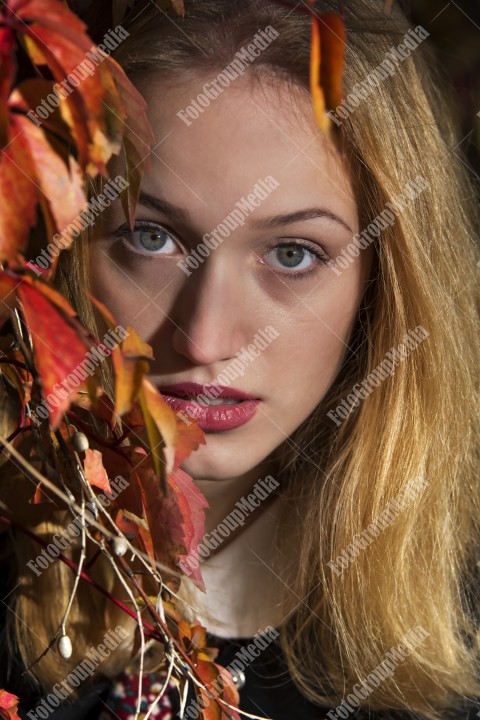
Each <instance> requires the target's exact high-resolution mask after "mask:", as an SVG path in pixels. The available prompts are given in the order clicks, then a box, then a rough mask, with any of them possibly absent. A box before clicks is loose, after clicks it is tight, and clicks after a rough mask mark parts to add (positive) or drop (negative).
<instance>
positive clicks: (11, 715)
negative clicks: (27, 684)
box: [0, 689, 20, 720]
mask: <svg viewBox="0 0 480 720" xmlns="http://www.w3.org/2000/svg"><path fill="white" fill-rule="evenodd" d="M18 703H19V698H18V697H17V696H16V695H12V694H11V693H8V692H7V691H6V690H3V689H2V690H0V713H1V717H3V718H6V720H20V716H19V715H18V714H17V710H18Z"/></svg>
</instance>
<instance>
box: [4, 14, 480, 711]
mask: <svg viewBox="0 0 480 720" xmlns="http://www.w3.org/2000/svg"><path fill="white" fill-rule="evenodd" d="M147 5H148V3H147ZM284 5H285V4H284V3H283V4H282V3H276V2H274V1H273V0H187V1H186V3H185V7H186V14H185V17H184V18H179V17H175V24H173V23H172V22H171V21H170V20H169V19H168V17H167V15H164V14H163V13H160V12H159V11H158V10H157V9H156V8H151V9H148V8H147V9H145V10H143V12H138V10H136V12H135V13H134V14H135V15H137V19H136V20H134V21H133V22H132V23H131V24H128V22H127V23H124V24H125V27H127V28H128V30H129V32H130V37H129V38H128V39H127V40H126V41H124V43H123V44H122V45H121V46H120V48H119V51H118V52H117V58H118V60H119V61H120V62H121V64H122V65H123V66H124V67H125V68H126V70H127V73H129V74H130V75H131V76H132V78H135V77H136V76H138V75H140V74H142V73H146V72H153V73H157V74H163V75H164V76H165V77H166V78H170V79H175V78H176V77H178V76H180V75H185V74H188V73H190V74H198V73H205V72H210V71H212V70H217V69H221V68H223V67H225V66H226V65H228V63H229V62H230V61H231V60H232V58H233V57H234V55H235V53H236V52H237V51H238V50H239V49H240V48H241V47H242V46H243V45H244V44H245V43H246V42H247V41H248V40H250V39H251V38H252V37H253V36H254V35H255V33H256V32H257V31H258V29H259V28H265V27H266V26H268V25H272V26H273V27H274V28H275V29H276V30H277V31H278V32H279V36H278V38H277V39H276V40H275V42H273V43H272V44H271V45H270V46H269V47H268V48H267V49H266V50H265V51H263V52H262V54H261V55H260V57H259V58H258V59H257V60H256V61H255V63H254V68H255V72H256V74H257V75H258V77H259V78H260V79H261V77H262V73H264V72H266V71H268V72H271V71H272V70H273V71H274V72H275V73H276V74H278V75H280V76H281V77H284V78H285V79H286V80H291V81H294V82H295V83H296V84H298V85H300V86H301V87H304V88H305V89H308V66H309V65H308V63H309V42H310V33H309V22H310V20H309V15H308V14H304V13H300V12H295V11H293V10H291V11H289V9H288V8H286V7H284ZM324 8H325V9H337V5H336V3H333V2H325V3H322V7H321V9H322V10H323V9H324ZM345 12H346V25H347V33H348V35H347V53H346V73H345V96H348V94H349V93H350V92H351V91H352V89H353V88H354V87H355V85H356V84H357V83H362V82H363V81H364V80H365V78H366V77H367V76H368V75H369V73H371V71H372V70H373V69H374V68H375V67H376V66H378V65H379V64H380V63H381V62H382V61H383V60H384V59H385V56H386V53H387V52H388V51H389V50H390V48H391V47H392V46H396V45H398V43H400V42H401V41H402V39H403V36H404V35H405V33H406V32H407V30H408V28H409V25H408V23H407V21H406V20H405V18H404V17H403V16H402V14H401V13H400V11H399V10H398V9H395V10H394V12H393V13H392V15H391V16H387V15H385V14H384V12H383V1H380V0H378V1H375V2H373V1H371V0H369V1H368V2H367V1H366V0H351V2H349V3H348V4H347V7H346V10H345ZM177 26H178V27H179V28H180V30H178V29H177ZM439 87H440V83H439V81H438V78H437V77H436V76H435V75H434V71H433V70H432V58H431V57H430V54H429V52H428V49H426V48H425V47H423V46H420V47H418V48H417V49H416V50H415V51H414V52H412V54H411V57H408V58H406V59H405V60H404V61H403V62H402V63H401V64H399V65H398V67H397V68H396V71H395V73H394V74H393V75H392V76H389V77H387V78H386V79H385V80H384V81H383V82H381V83H380V84H379V85H378V87H376V88H375V90H374V92H372V93H370V94H369V96H368V99H366V100H365V101H364V102H360V103H359V105H358V107H356V108H355V109H354V111H353V112H352V113H351V114H350V115H348V117H346V118H345V119H344V121H343V122H342V126H341V129H340V133H341V138H342V143H343V147H344V151H345V153H346V154H347V156H348V159H349V163H350V166H351V168H352V174H353V177H354V182H355V184H356V192H357V196H358V205H359V207H360V210H361V215H362V217H361V222H362V227H366V226H367V225H368V224H369V223H371V222H372V220H373V219H374V218H376V217H377V216H378V215H379V214H380V213H381V212H382V211H383V210H384V209H385V207H387V205H386V204H387V203H388V202H391V201H392V200H393V199H395V198H397V197H398V196H399V195H401V194H402V193H403V192H404V189H405V186H406V184H407V182H408V181H410V180H412V179H413V178H415V177H416V176H421V177H422V178H423V179H424V181H425V182H426V189H425V190H424V191H423V192H422V193H421V194H420V195H419V196H418V197H417V198H416V199H415V200H414V201H412V202H411V203H410V204H408V205H407V206H406V207H405V208H404V209H403V211H402V212H401V213H399V214H398V215H397V217H396V218H395V222H394V223H393V224H392V225H389V226H387V227H386V228H385V229H384V231H383V232H382V234H381V236H380V238H378V240H377V241H376V242H375V249H376V262H375V272H374V277H373V278H372V282H371V284H370V286H369V288H368V291H367V292H366V294H365V296H364V298H363V301H362V305H361V307H360V310H359V318H358V323H357V328H356V331H355V333H354V336H353V337H352V340H351V347H350V351H349V353H348V354H347V356H346V358H345V361H344V364H343V367H342V369H341V371H340V373H339V376H338V378H337V379H336V381H335V383H334V384H333V386H332V387H331V389H330V390H329V392H328V393H327V396H326V397H325V398H324V400H323V401H322V402H321V403H320V405H319V407H318V408H317V409H316V410H315V412H314V413H313V414H312V415H311V416H310V417H309V418H308V419H307V420H306V421H305V422H304V423H303V424H302V425H301V427H300V428H298V429H297V430H296V431H295V432H294V433H293V434H292V436H291V438H289V439H288V440H287V441H286V442H285V443H284V445H283V447H282V462H281V466H282V467H283V468H286V470H283V471H282V472H281V476H282V493H284V495H285V496H286V497H287V498H288V500H289V502H288V506H289V513H290V517H293V518H295V519H296V520H297V522H298V523H301V528H302V532H301V539H300V544H299V548H298V556H299V562H298V573H297V577H296V581H295V584H294V586H293V588H292V589H293V591H294V592H295V593H296V594H297V595H298V597H299V598H302V599H303V600H302V602H300V604H299V605H298V608H297V609H296V610H295V612H294V613H293V614H292V615H291V617H290V618H289V620H288V621H287V623H286V624H285V625H284V626H283V627H282V628H281V645H282V649H283V651H284V653H285V657H286V660H287V662H288V668H289V671H290V673H291V675H292V677H293V679H294V681H295V682H296V684H297V685H298V687H299V689H300V690H301V691H302V692H303V693H304V694H305V695H306V696H307V697H308V698H310V699H311V700H312V701H314V702H318V703H319V704H327V705H331V704H332V703H335V704H338V703H340V702H341V701H342V698H343V697H345V696H348V695H349V693H350V694H351V692H352V688H353V687H354V686H356V685H358V684H359V683H361V681H362V680H364V679H365V678H368V677H369V675H370V674H371V673H372V671H374V670H375V668H377V666H379V665H380V664H381V663H382V662H383V661H384V660H385V658H386V657H387V658H388V657H390V656H389V655H387V653H389V652H391V651H393V650H394V649H395V648H397V647H398V646H399V644H401V643H402V642H403V639H404V636H405V635H406V634H407V633H409V632H410V631H412V630H413V629H414V628H420V629H421V631H422V640H421V642H419V643H418V644H417V645H416V646H415V647H413V648H412V649H411V651H410V652H409V653H407V654H406V656H405V657H403V658H402V661H401V662H400V663H398V664H397V666H396V667H395V671H394V672H393V673H391V674H390V675H389V676H387V677H386V678H385V679H384V680H383V681H382V682H380V684H378V683H377V684H378V687H374V686H372V688H371V692H370V693H369V694H368V697H366V698H365V702H364V703H362V704H364V705H365V707H369V708H372V709H381V708H392V709H400V710H402V709H403V710H410V711H414V712H418V713H421V714H423V715H424V716H425V717H426V718H429V719H431V720H435V719H437V718H445V717H446V713H447V711H448V709H449V708H453V709H455V708H457V707H460V706H461V703H462V698H463V697H464V696H467V697H476V696H479V695H480V683H479V679H478V670H477V663H478V649H479V647H478V640H479V634H478V630H477V627H476V623H475V621H476V619H477V618H478V598H477V589H476V587H475V582H478V579H476V575H475V571H476V560H477V559H478V557H477V555H476V553H477V550H478V547H479V537H478V530H479V528H478V518H479V508H480V502H479V484H478V480H477V477H476V473H475V470H476V462H477V460H478V437H479V434H478V430H479V427H478V426H479V414H478V403H477V387H478V376H477V372H478V370H477V369H478V367H479V354H480V353H479V344H478V341H477V338H476V330H477V328H478V304H477V298H478V290H477V285H476V280H477V264H476V263H477V260H478V255H477V251H476V248H475V242H474V240H475V231H476V228H475V227H474V225H473V220H472V217H473V211H474V207H475V198H474V196H473V191H472V188H471V186H470V184H469V182H468V178H467V177H466V174H465V172H464V169H463V168H462V166H461V164H460V162H459V161H457V158H456V157H455V155H454V154H451V153H450V154H449V152H448V149H449V147H451V146H453V145H454V144H455V133H454V130H453V128H452V126H451V124H450V122H449V120H448V112H446V109H445V100H444V97H443V93H442V92H440V90H439ZM87 253H88V242H87V241H86V240H83V241H80V242H76V243H75V245H74V248H73V249H72V251H70V252H69V253H63V257H62V262H61V265H60V273H59V284H60V286H61V287H62V288H63V290H64V291H65V293H66V294H67V296H68V297H69V298H70V299H71V301H72V302H73V304H74V305H75V306H76V308H77V310H78V312H79V314H80V316H81V317H82V318H83V320H84V322H85V323H86V324H87V325H88V326H89V327H90V328H91V329H92V330H93V331H95V323H94V318H93V314H92V311H91V307H90V305H89V303H88V302H87V300H86V298H85V296H84V295H83V289H84V288H85V287H88V276H87ZM419 325H421V326H422V327H423V328H425V330H426V331H427V332H428V337H427V339H426V340H425V341H424V342H422V343H420V344H418V346H417V347H416V348H415V350H414V351H412V353H411V354H410V355H409V357H408V358H406V359H405V361H403V362H400V363H399V364H398V366H397V367H396V369H395V372H394V373H393V374H392V375H391V376H390V377H388V378H387V379H386V380H384V381H383V382H381V383H380V384H379V385H378V387H376V388H375V389H374V391H373V392H371V393H369V394H368V395H367V396H366V397H365V399H363V401H362V402H360V403H359V405H358V407H357V408H356V409H355V410H354V411H353V412H350V413H349V414H348V416H347V417H346V419H345V420H344V421H343V422H342V423H341V424H339V425H338V426H337V425H336V424H335V423H333V422H332V421H331V420H330V417H329V415H328V413H329V412H331V411H332V410H334V409H335V408H336V407H337V406H338V405H339V404H340V403H341V401H342V400H343V399H345V398H346V397H347V396H348V395H349V393H351V392H352V388H353V387H354V386H356V385H357V384H360V383H361V382H362V380H363V379H364V378H366V377H368V376H369V374H370V373H371V372H372V371H373V370H375V369H376V368H378V367H379V366H380V365H381V363H382V362H383V361H384V360H385V357H386V354H387V353H388V352H390V351H392V349H393V348H397V347H398V346H399V345H401V344H402V343H403V342H404V337H405V334H406V333H407V332H408V331H409V330H413V329H414V328H416V327H417V326H419ZM312 458H313V459H314V463H312V462H311V461H310V459H312ZM419 479H421V480H422V492H421V493H418V494H417V496H415V497H413V496H412V497H411V499H410V501H409V504H408V509H407V510H404V511H402V512H399V513H398V516H397V517H396V518H395V519H394V520H393V521H392V522H390V523H387V525H386V526H385V527H384V528H383V529H382V531H381V533H380V534H379V535H378V537H376V538H375V539H374V540H373V541H372V542H369V543H368V546H367V547H364V548H363V549H362V550H361V551H360V552H356V557H355V558H354V560H352V562H350V563H346V564H347V565H348V566H347V567H345V568H344V571H343V572H341V573H336V572H334V571H333V570H332V562H335V559H336V558H339V557H345V553H344V551H345V549H346V548H349V547H352V544H355V543H354V539H356V538H359V537H362V535H361V534H362V532H364V531H365V529H366V528H368V527H369V526H370V527H372V524H375V521H376V518H377V517H378V516H379V515H381V513H382V512H383V511H384V510H385V509H386V508H388V507H391V506H392V503H394V502H395V501H396V499H398V497H399V496H401V495H402V493H405V492H406V490H407V489H408V488H410V487H412V483H415V482H419ZM284 520H285V521H286V520H287V518H284ZM53 528H55V529H57V526H56V525H52V526H51V527H50V530H53ZM364 536H365V535H363V537H364ZM278 542H279V544H281V543H282V533H281V532H279V533H278ZM16 543H17V546H22V548H25V547H26V546H27V543H26V541H24V539H23V538H22V537H18V536H17V537H16ZM356 547H357V550H358V543H357V545H356ZM31 550H32V548H30V551H31ZM19 552H21V554H22V555H23V556H24V557H25V556H26V555H27V554H28V553H25V551H24V549H22V550H19ZM30 557H31V555H30ZM22 567H23V565H22V564H21V563H20V562H18V573H19V576H20V577H21V576H22V572H23V571H22ZM52 572H59V573H60V574H61V573H62V572H63V573H64V572H65V571H64V570H62V569H59V570H57V571H53V570H52ZM66 572H67V573H68V572H69V571H68V570H67V571H66ZM46 575H47V573H45V576H46ZM38 581H39V582H43V588H42V593H43V595H41V596H40V595H39V594H38V591H35V592H36V596H33V597H32V595H31V593H30V592H28V593H27V592H26V591H24V590H23V588H24V585H23V584H21V585H20V591H19V592H18V593H17V599H16V605H15V612H16V613H17V615H18V616H19V617H20V618H21V621H17V624H16V626H15V628H14V634H15V638H16V641H17V643H18V647H19V649H20V651H21V654H22V657H23V658H24V660H25V662H28V660H29V659H31V658H32V657H34V656H35V655H36V654H38V649H39V644H38V642H37V641H36V640H35V638H32V637H31V636H28V634H27V633H25V631H24V629H23V627H24V626H23V623H26V624H27V625H28V626H30V627H34V628H35V629H36V632H37V628H38V634H39V636H40V637H41V639H42V640H43V641H46V642H48V639H49V637H51V634H52V631H53V632H54V631H55V629H56V625H55V621H54V615H55V613H53V609H52V613H53V615H52V618H51V619H50V620H48V621H45V619H44V618H45V615H44V616H43V618H42V621H41V620H40V617H41V616H42V613H43V614H44V613H45V611H44V609H42V607H43V606H44V605H45V604H47V603H48V598H49V597H52V594H53V592H55V593H56V594H57V597H58V599H59V600H60V598H63V599H64V598H65V597H68V591H67V587H65V588H63V587H60V586H59V585H58V584H56V587H55V590H53V589H52V587H51V585H50V586H49V585H48V582H47V580H45V578H38ZM59 582H60V580H59ZM58 604H59V605H62V606H63V603H60V601H58ZM77 612H78V613H79V615H78V617H79V618H82V617H83V618H85V617H86V612H87V611H86V610H85V609H83V610H82V608H81V607H80V606H79V607H78V608H77ZM100 615H101V613H100ZM99 622H100V620H99ZM57 624H58V617H57ZM79 628H82V623H81V622H80V620H79ZM49 633H50V635H49ZM97 635H99V632H97ZM89 637H92V642H93V629H92V632H91V635H90V636H89ZM62 663H63V665H61V667H63V668H65V667H66V665H65V663H64V662H63V661H62ZM105 667H106V663H104V668H103V669H104V671H105ZM59 672H60V668H59V661H58V659H56V658H51V657H50V656H48V655H47V656H46V657H45V658H44V659H43V660H42V662H41V663H39V664H38V666H37V667H36V676H37V678H38V679H39V680H40V681H41V682H42V683H43V684H44V685H45V686H47V685H48V683H52V682H54V681H55V679H56V678H57V679H58V674H59ZM63 672H64V670H63Z"/></svg>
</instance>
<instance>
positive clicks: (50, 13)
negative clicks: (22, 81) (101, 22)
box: [2, 0, 118, 174]
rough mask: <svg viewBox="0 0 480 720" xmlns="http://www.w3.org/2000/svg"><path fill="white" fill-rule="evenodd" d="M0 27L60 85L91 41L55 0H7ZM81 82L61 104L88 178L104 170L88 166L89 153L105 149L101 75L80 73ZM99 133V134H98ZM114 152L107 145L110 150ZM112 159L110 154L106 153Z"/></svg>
mask: <svg viewBox="0 0 480 720" xmlns="http://www.w3.org/2000/svg"><path fill="white" fill-rule="evenodd" d="M2 15H3V18H2V20H3V23H4V24H5V25H7V26H8V27H9V28H11V29H12V30H13V31H15V32H17V33H18V34H19V35H20V36H23V37H24V39H25V44H26V49H27V52H28V53H29V55H30V57H31V59H32V61H33V62H34V63H35V64H37V65H39V66H42V65H46V66H47V67H48V69H49V70H50V72H51V74H52V76H53V78H54V80H55V81H56V82H57V83H58V84H59V85H60V86H61V85H62V83H63V82H64V81H65V78H67V79H68V76H69V75H70V74H71V73H72V72H73V71H75V70H76V69H77V68H78V67H79V66H80V67H83V66H82V65H81V63H82V62H84V61H85V60H88V59H89V58H88V57H87V53H88V52H89V51H90V50H92V46H93V43H92V41H91V40H90V38H89V37H88V35H87V34H86V32H85V31H86V26H85V24H84V23H83V22H82V21H81V20H80V19H79V18H78V17H77V16H76V15H75V14H74V13H72V12H71V11H70V10H69V9H68V8H67V7H66V5H64V4H63V3H62V2H60V1H59V0H7V1H6V2H5V3H4V7H3V10H2ZM82 75H85V77H83V78H82V81H81V83H80V84H79V85H78V87H75V89H74V90H73V91H72V88H71V87H70V86H69V85H68V86H67V87H68V94H67V93H64V95H65V96H66V97H65V98H62V99H61V102H64V103H66V105H67V106H68V111H69V112H68V114H65V118H66V119H68V118H71V129H72V133H73V137H74V139H75V144H76V146H77V149H78V154H79V163H80V166H81V167H82V169H83V170H88V172H89V173H90V174H96V173H97V172H102V173H104V172H105V162H100V163H98V164H97V166H96V167H93V166H92V157H91V156H92V151H94V150H95V144H96V142H99V141H101V143H102V145H103V151H102V152H103V153H104V152H105V148H106V147H108V141H109V138H108V137H107V135H106V128H105V122H104V111H103V105H102V101H103V97H104V89H103V86H102V82H101V77H100V73H98V72H93V73H91V74H90V73H87V72H85V73H84V72H83V70H82ZM98 131H100V135H98ZM115 149H118V148H115V145H112V147H111V152H113V151H114V150H115ZM110 155H111V153H110Z"/></svg>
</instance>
